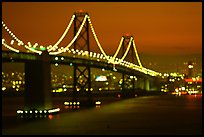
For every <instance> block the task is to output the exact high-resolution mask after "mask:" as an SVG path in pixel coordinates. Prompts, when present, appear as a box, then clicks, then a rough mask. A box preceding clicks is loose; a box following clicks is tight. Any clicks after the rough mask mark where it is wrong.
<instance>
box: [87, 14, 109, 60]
mask: <svg viewBox="0 0 204 137" xmlns="http://www.w3.org/2000/svg"><path fill="white" fill-rule="evenodd" d="M88 21H89V24H90V28H91V31H92V33H93V35H94V38H95V40H96V43H97V45H98V47H99V49H100V51H101V52H102V54H103V55H104V56H105V58H106V59H107V60H109V58H108V56H107V55H106V53H105V52H104V50H103V48H102V47H101V44H100V43H99V40H98V38H97V36H96V33H95V31H94V28H93V25H92V23H91V19H90V17H88Z"/></svg>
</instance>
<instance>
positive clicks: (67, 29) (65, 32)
mask: <svg viewBox="0 0 204 137" xmlns="http://www.w3.org/2000/svg"><path fill="white" fill-rule="evenodd" d="M74 18H75V15H73V16H72V18H71V20H70V22H69V25H68V26H67V28H66V30H65V31H64V33H63V35H62V36H61V37H60V39H59V40H58V41H57V42H56V43H55V44H54V45H53V47H52V48H50V49H49V50H48V52H50V51H52V50H53V49H54V48H55V46H57V45H59V43H60V42H61V41H62V39H64V37H65V35H66V34H67V32H68V31H69V29H70V27H71V25H72V22H73V21H74Z"/></svg>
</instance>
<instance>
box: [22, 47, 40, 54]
mask: <svg viewBox="0 0 204 137" xmlns="http://www.w3.org/2000/svg"><path fill="white" fill-rule="evenodd" d="M24 47H25V48H26V49H28V50H30V51H32V52H35V53H38V54H42V51H40V50H35V49H33V48H30V47H28V46H27V45H25V46H24Z"/></svg>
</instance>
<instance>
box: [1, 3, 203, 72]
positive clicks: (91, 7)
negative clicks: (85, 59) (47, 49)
mask: <svg viewBox="0 0 204 137" xmlns="http://www.w3.org/2000/svg"><path fill="white" fill-rule="evenodd" d="M79 10H83V11H86V12H88V14H89V16H90V18H91V22H92V24H93V26H94V29H95V32H96V34H97V37H98V39H99V42H100V44H101V45H102V47H103V49H104V51H105V52H106V53H107V54H108V55H113V54H114V53H115V51H116V50H117V47H118V45H119V42H120V39H121V37H122V36H123V35H125V34H127V33H128V34H130V35H133V37H134V40H135V42H136V46H137V52H138V53H139V56H140V60H141V62H142V64H143V66H145V67H147V68H150V69H153V70H156V71H159V72H173V71H179V72H183V73H185V72H186V70H185V69H186V68H187V65H186V62H188V61H190V60H193V61H194V62H195V63H196V66H195V68H196V73H201V71H202V2H2V21H4V23H5V24H6V25H7V26H8V27H9V29H10V30H11V31H12V32H13V33H14V34H15V35H16V36H17V37H18V38H19V39H20V40H22V41H23V42H24V43H27V42H29V41H30V42H31V43H32V44H34V43H38V44H39V45H43V46H48V45H52V44H53V45H54V44H55V43H56V41H57V40H58V39H59V38H60V37H61V35H62V34H63V32H64V31H65V29H66V27H67V25H68V24H69V21H70V20H71V17H72V15H73V14H74V12H76V11H79ZM2 30H3V28H2ZM90 32H91V31H90ZM69 33H71V34H69V35H70V36H72V37H73V32H71V31H70V32H69ZM2 38H5V39H6V40H8V43H9V42H10V38H9V36H8V34H6V33H5V30H3V31H2ZM64 43H65V42H64ZM92 43H93V44H92ZM92 43H91V44H92V45H91V50H92V51H95V52H99V50H98V49H97V47H95V46H94V45H96V44H94V42H92ZM61 45H63V43H62V44H61ZM2 50H5V48H2Z"/></svg>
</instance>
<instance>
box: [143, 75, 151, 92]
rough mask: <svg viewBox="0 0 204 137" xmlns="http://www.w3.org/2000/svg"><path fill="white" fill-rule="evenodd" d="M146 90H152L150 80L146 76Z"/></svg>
mask: <svg viewBox="0 0 204 137" xmlns="http://www.w3.org/2000/svg"><path fill="white" fill-rule="evenodd" d="M144 90H145V91H149V90H150V82H149V79H148V78H144Z"/></svg>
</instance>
